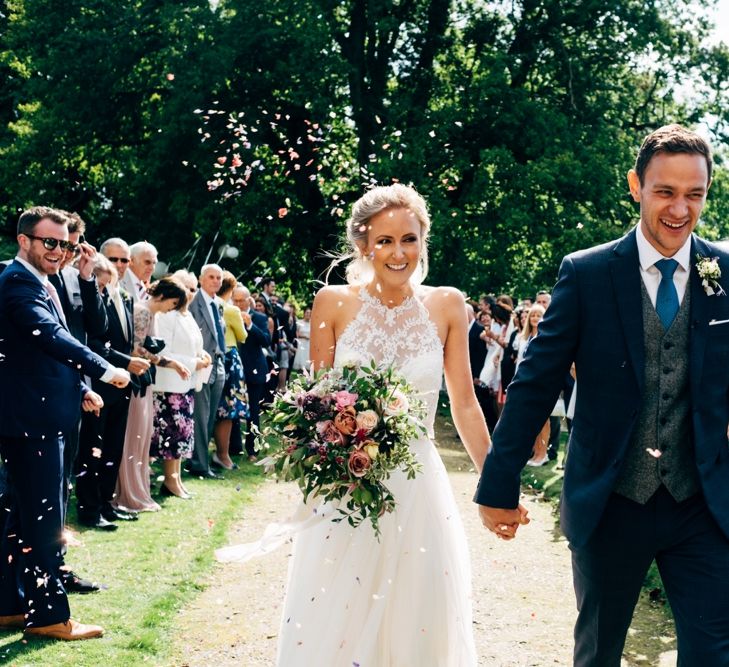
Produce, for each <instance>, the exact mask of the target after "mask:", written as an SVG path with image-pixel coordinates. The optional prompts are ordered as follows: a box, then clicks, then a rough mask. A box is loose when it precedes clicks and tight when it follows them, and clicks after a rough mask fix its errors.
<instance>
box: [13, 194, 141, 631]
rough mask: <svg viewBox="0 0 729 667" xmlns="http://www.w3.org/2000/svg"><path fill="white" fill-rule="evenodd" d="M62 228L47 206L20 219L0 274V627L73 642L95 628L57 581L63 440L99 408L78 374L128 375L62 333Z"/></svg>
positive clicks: (110, 378) (122, 378)
mask: <svg viewBox="0 0 729 667" xmlns="http://www.w3.org/2000/svg"><path fill="white" fill-rule="evenodd" d="M67 224H68V220H67V218H66V217H65V216H64V215H62V214H61V213H60V212H58V211H56V210H54V209H51V208H47V207H40V206H39V207H33V208H31V209H28V210H26V211H24V212H23V213H22V214H21V216H20V218H19V220H18V227H17V231H18V254H17V257H16V258H15V260H14V261H13V262H12V263H11V264H10V266H9V267H8V268H7V269H6V270H5V271H3V273H2V276H0V355H2V356H1V357H0V358H2V363H0V387H1V388H2V391H0V458H2V461H3V469H4V474H5V476H6V478H5V482H6V492H7V495H8V496H9V505H8V509H9V510H10V512H7V513H5V512H4V513H5V514H6V515H7V516H6V525H5V530H4V533H3V535H2V541H1V542H0V628H2V629H5V630H7V629H22V628H24V629H25V633H26V635H32V636H38V637H45V638H53V639H61V640H76V639H89V638H92V637H100V636H101V635H102V634H103V629H102V628H101V627H99V626H94V625H82V624H80V623H78V622H76V621H75V620H73V619H71V618H70V615H71V614H70V609H69V605H68V598H67V596H66V591H65V589H64V586H63V582H62V580H61V577H60V570H59V568H60V564H61V559H60V554H61V546H62V545H61V533H62V531H63V445H64V434H66V433H68V432H69V431H70V429H71V428H73V427H74V426H75V424H76V423H77V421H78V414H79V411H80V410H81V409H83V410H84V411H90V412H96V411H98V410H99V409H100V408H101V407H102V406H103V401H102V399H101V397H100V396H99V395H98V394H96V393H95V392H93V391H92V390H91V389H90V388H89V387H87V386H86V385H85V383H84V382H83V380H82V377H81V376H82V374H83V375H87V376H89V377H91V378H94V379H102V380H104V381H105V382H109V383H112V384H114V385H116V386H118V387H124V386H126V384H127V383H128V382H129V374H128V373H127V372H126V371H125V370H122V369H119V368H116V367H114V366H111V365H110V364H109V363H108V362H107V361H106V360H104V359H102V358H101V357H99V356H98V355H96V354H94V353H93V352H92V351H91V350H89V349H88V348H87V347H86V346H85V345H82V344H81V343H79V341H78V340H76V339H75V338H74V337H73V336H72V335H71V334H70V332H69V331H68V328H67V326H66V321H65V316H64V314H63V308H62V306H61V301H60V298H59V296H58V293H57V292H56V289H55V288H54V287H53V285H52V284H51V283H49V282H48V276H49V275H50V274H52V273H56V272H57V271H58V270H59V268H60V265H61V263H62V261H63V258H64V254H65V251H66V250H68V249H69V248H70V245H69V243H68V229H67ZM49 398H50V400H47V399H49ZM5 502H6V501H5V500H3V503H4V504H5Z"/></svg>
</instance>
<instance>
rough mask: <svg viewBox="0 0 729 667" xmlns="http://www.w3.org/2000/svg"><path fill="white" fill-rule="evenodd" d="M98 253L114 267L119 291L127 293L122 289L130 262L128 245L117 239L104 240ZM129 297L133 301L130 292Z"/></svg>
mask: <svg viewBox="0 0 729 667" xmlns="http://www.w3.org/2000/svg"><path fill="white" fill-rule="evenodd" d="M99 252H100V253H101V254H102V255H104V257H106V259H108V260H109V261H110V262H111V263H112V264H113V265H114V268H115V269H116V272H117V274H118V275H119V278H118V287H119V289H120V290H124V291H127V290H126V289H125V287H124V286H125V285H126V279H125V276H126V273H127V269H128V268H129V263H130V261H131V253H130V252H129V245H128V244H127V242H126V241H125V240H124V239H120V238H118V237H112V238H109V239H106V241H104V242H103V243H102V244H101V247H100V248H99ZM129 295H130V296H131V298H132V299H134V296H133V294H132V292H129Z"/></svg>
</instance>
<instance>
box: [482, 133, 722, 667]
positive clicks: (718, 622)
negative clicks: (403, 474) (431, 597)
mask: <svg viewBox="0 0 729 667" xmlns="http://www.w3.org/2000/svg"><path fill="white" fill-rule="evenodd" d="M711 167H712V161H711V150H710V148H709V146H708V145H707V144H706V142H705V141H704V140H703V139H702V138H701V137H699V136H698V135H696V134H694V133H693V132H689V131H687V130H685V129H684V128H682V127H680V126H678V125H669V126H666V127H662V128H660V129H658V130H656V131H655V132H653V133H652V134H650V135H649V136H648V137H646V139H645V140H644V142H643V145H642V146H641V148H640V151H639V153H638V158H637V160H636V163H635V168H634V169H631V170H630V172H629V173H628V185H629V186H630V193H631V195H632V196H633V199H634V200H635V201H636V202H638V203H639V204H640V224H639V225H638V226H637V227H636V228H635V229H633V230H632V231H631V232H629V233H628V234H627V235H626V236H624V237H623V238H621V239H619V240H617V241H613V242H611V243H607V244H605V245H602V246H598V247H596V248H591V249H589V250H584V251H580V252H577V253H574V254H572V255H569V256H567V257H566V258H565V259H564V261H563V262H562V267H561V269H560V272H559V279H558V282H557V285H556V287H555V290H554V293H553V296H552V303H551V305H550V308H549V310H548V311H547V315H546V316H545V318H544V320H543V321H542V323H541V324H540V326H539V335H538V336H537V337H536V338H535V339H534V341H533V342H532V343H531V344H530V346H529V350H528V353H527V355H526V357H525V359H524V361H523V363H522V364H521V366H520V367H519V371H518V373H517V376H516V378H515V380H514V382H513V383H512V384H511V385H509V397H508V400H507V402H506V406H505V409H504V412H503V415H502V417H501V420H500V422H499V425H498V427H497V428H496V430H495V432H494V437H493V450H492V452H491V453H490V454H489V456H488V458H487V459H486V463H485V466H484V470H483V474H482V476H481V480H480V483H479V486H478V490H477V492H476V498H475V500H476V502H477V503H479V505H481V507H480V508H479V511H480V514H481V519H482V521H483V523H484V525H485V526H486V528H488V529H489V530H491V531H493V532H495V533H497V534H500V535H501V536H502V537H505V538H507V539H508V538H510V537H512V536H513V535H514V534H515V531H516V528H517V527H518V525H519V523H526V518H525V517H524V512H523V510H522V509H521V508H518V509H517V506H518V501H519V473H520V471H521V469H522V467H523V466H524V463H525V462H526V460H527V459H528V458H529V457H530V455H531V449H532V445H533V443H534V438H535V436H536V434H537V432H538V431H539V429H540V428H541V427H542V425H543V424H544V422H545V421H546V419H547V417H548V415H549V413H550V411H551V409H552V407H553V406H554V403H555V400H556V398H557V394H558V393H559V390H560V389H561V387H562V380H563V378H564V375H565V373H566V371H567V370H568V369H569V368H570V365H571V364H572V362H574V363H575V365H576V369H577V401H576V410H575V417H574V420H573V422H572V433H571V436H570V443H569V457H568V459H567V469H566V471H565V477H564V488H563V494H562V504H561V521H562V529H563V530H564V533H565V535H566V536H567V538H568V540H569V542H570V549H571V551H572V569H573V577H574V587H575V594H576V597H577V608H578V611H579V615H578V618H577V624H576V626H575V651H574V664H575V665H578V666H580V667H586V666H588V665H589V666H590V667H597V666H598V665H599V666H600V667H603V666H605V667H613V666H614V667H618V666H619V665H620V658H621V653H622V650H623V646H624V643H625V635H626V633H627V630H628V627H629V626H630V622H631V618H632V615H633V609H634V607H635V604H636V601H637V599H638V595H639V593H640V589H641V585H642V583H643V580H644V577H645V575H646V572H647V570H648V568H649V566H650V564H651V562H652V561H653V560H654V559H655V561H656V563H657V565H658V568H659V570H660V573H661V578H662V580H663V584H664V586H665V589H666V594H667V596H668V599H669V602H670V604H671V609H672V611H673V614H674V617H675V620H676V630H677V635H678V653H679V664H680V665H681V666H682V667H703V666H708V665H711V667H719V666H728V665H729V539H728V538H727V536H729V446H728V444H727V424H729V296H727V295H726V294H724V291H723V289H722V285H723V287H724V289H729V254H727V252H725V251H724V250H721V249H720V248H719V247H717V246H715V245H713V244H711V243H708V242H706V241H703V240H701V239H700V238H698V237H696V236H694V235H693V234H692V231H693V230H694V228H695V227H696V223H697V221H698V219H699V215H700V213H701V210H702V208H703V206H704V203H705V201H706V195H707V192H708V189H709V185H710V184H711ZM712 258H716V260H717V265H718V269H719V270H718V271H715V272H713V273H712V276H711V277H707V272H708V273H711V268H712V265H713V262H712V261H711V260H712ZM720 274H721V275H720Z"/></svg>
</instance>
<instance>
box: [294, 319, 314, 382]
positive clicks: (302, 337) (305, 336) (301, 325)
mask: <svg viewBox="0 0 729 667" xmlns="http://www.w3.org/2000/svg"><path fill="white" fill-rule="evenodd" d="M310 337H311V306H306V308H304V317H303V319H300V320H299V321H298V322H297V323H296V338H297V340H298V341H299V345H298V347H297V348H296V356H295V357H294V370H296V371H301V370H303V369H305V368H308V366H309V338H310Z"/></svg>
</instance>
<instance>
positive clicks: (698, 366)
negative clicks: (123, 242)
mask: <svg viewBox="0 0 729 667" xmlns="http://www.w3.org/2000/svg"><path fill="white" fill-rule="evenodd" d="M697 256H701V257H710V256H711V250H710V248H709V247H708V246H707V245H706V244H705V243H704V242H703V241H702V240H701V239H700V238H699V237H698V236H696V235H692V237H691V269H690V271H689V284H688V287H689V289H690V290H691V313H690V316H691V334H690V339H689V361H690V364H691V365H690V375H691V394H692V395H693V396H698V395H699V390H700V389H701V386H700V384H701V371H702V369H703V364H704V349H705V348H706V334H707V330H708V328H709V299H710V298H713V297H710V296H707V294H706V292H704V288H703V287H702V285H701V279H700V278H699V274H698V273H697V271H696V257H697Z"/></svg>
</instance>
